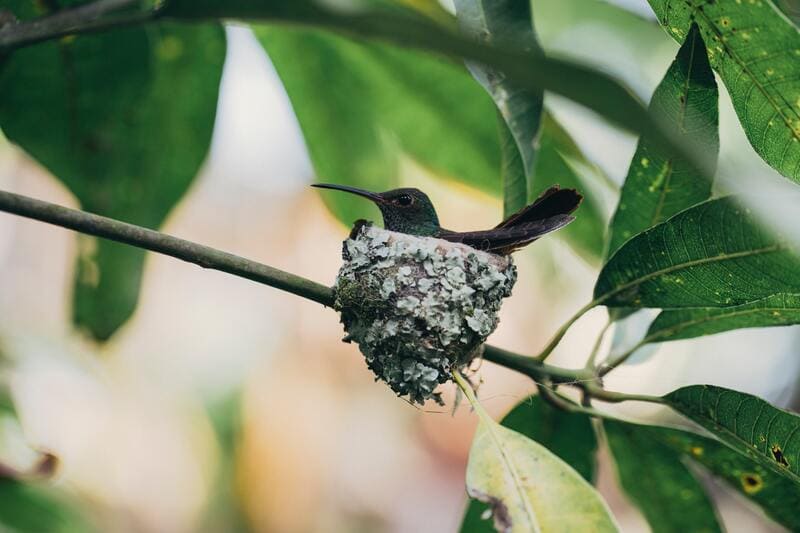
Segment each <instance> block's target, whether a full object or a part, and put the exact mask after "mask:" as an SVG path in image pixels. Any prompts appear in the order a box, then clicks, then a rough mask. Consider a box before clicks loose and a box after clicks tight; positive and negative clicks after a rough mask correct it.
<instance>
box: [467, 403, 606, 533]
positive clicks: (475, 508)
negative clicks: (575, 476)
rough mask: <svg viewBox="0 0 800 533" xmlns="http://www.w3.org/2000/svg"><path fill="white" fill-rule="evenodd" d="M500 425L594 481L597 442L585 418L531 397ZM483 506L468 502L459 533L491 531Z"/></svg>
mask: <svg viewBox="0 0 800 533" xmlns="http://www.w3.org/2000/svg"><path fill="white" fill-rule="evenodd" d="M501 423H502V425H503V426H505V427H507V428H509V429H511V430H514V431H517V432H518V433H520V434H522V435H524V436H526V437H528V438H529V439H532V440H535V441H536V442H538V443H540V444H542V445H543V446H546V447H547V448H548V449H549V450H552V452H553V453H555V454H556V455H558V456H559V457H560V458H561V459H563V460H564V462H566V463H567V464H569V465H570V466H572V468H574V469H575V470H576V471H577V472H578V473H579V474H580V475H581V476H582V477H583V478H584V479H585V480H587V481H588V482H590V483H591V482H593V481H594V477H595V466H596V460H595V452H596V451H597V440H596V439H595V436H594V431H593V429H592V425H591V421H590V420H589V418H588V417H586V416H583V415H580V414H577V413H568V412H565V411H561V410H560V409H556V408H554V407H552V406H551V405H549V404H547V403H546V402H544V401H543V400H542V398H541V397H540V396H531V397H529V398H526V399H525V400H522V401H521V402H520V403H519V404H517V406H516V407H514V409H512V410H511V412H510V413H508V414H507V415H506V416H505V417H504V418H503V420H502V422H501ZM487 507H488V506H487V505H486V504H485V503H483V502H481V501H478V500H470V502H469V505H468V507H467V512H466V514H465V515H464V521H463V522H462V524H461V530H460V531H461V533H483V532H487V533H488V532H490V531H494V529H493V528H492V526H491V523H490V522H489V521H488V520H485V519H483V518H481V517H482V515H483V513H484V511H485V510H486V509H487Z"/></svg>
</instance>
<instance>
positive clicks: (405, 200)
mask: <svg viewBox="0 0 800 533" xmlns="http://www.w3.org/2000/svg"><path fill="white" fill-rule="evenodd" d="M396 201H397V203H398V205H402V206H409V205H411V204H413V203H414V199H413V198H412V197H411V196H409V195H408V194H401V195H400V196H398V197H397V200H396Z"/></svg>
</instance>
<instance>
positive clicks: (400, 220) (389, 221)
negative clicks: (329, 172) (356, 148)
mask: <svg viewBox="0 0 800 533" xmlns="http://www.w3.org/2000/svg"><path fill="white" fill-rule="evenodd" d="M312 187H318V188H320V189H333V190H337V191H344V192H348V193H351V194H355V195H358V196H362V197H364V198H367V199H369V200H372V201H373V202H374V203H375V204H376V205H377V206H378V209H380V211H381V215H382V216H383V227H384V228H385V229H387V230H389V231H396V232H398V233H405V234H408V235H416V236H420V237H436V238H438V239H444V240H446V241H450V242H458V243H462V244H466V245H467V246H471V247H472V248H475V249H478V250H483V251H485V252H491V253H494V254H497V255H508V254H510V253H512V252H514V251H515V250H518V249H520V248H522V247H524V246H527V245H528V244H530V243H532V242H533V241H535V240H536V239H538V238H539V237H541V236H542V235H544V234H546V233H550V232H551V231H555V230H557V229H560V228H563V227H564V226H566V225H567V224H569V223H570V222H572V221H573V220H575V217H573V216H572V215H571V213H572V212H573V211H575V210H576V209H577V208H578V206H579V205H580V203H581V200H583V196H582V195H581V194H580V193H578V191H576V190H575V189H562V188H560V187H559V186H558V185H555V186H553V187H550V188H549V189H547V190H546V191H544V192H543V193H542V194H541V195H540V196H539V197H538V198H537V199H536V200H534V202H533V203H531V204H530V205H528V206H525V207H523V208H522V209H520V210H519V211H517V212H516V213H514V214H513V215H511V216H510V217H508V218H506V219H505V220H503V221H502V222H501V223H500V224H498V225H497V226H495V227H494V228H492V229H487V230H479V231H464V232H460V231H451V230H448V229H444V228H443V227H441V226H440V225H439V217H438V216H437V215H436V209H435V208H434V207H433V203H432V202H431V200H430V198H428V195H427V194H425V193H424V192H422V191H420V190H419V189H414V188H402V189H392V190H390V191H386V192H371V191H367V190H364V189H357V188H355V187H350V186H347V185H337V184H332V183H315V184H313V185H312Z"/></svg>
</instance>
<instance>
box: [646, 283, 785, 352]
mask: <svg viewBox="0 0 800 533" xmlns="http://www.w3.org/2000/svg"><path fill="white" fill-rule="evenodd" d="M792 324H800V295H798V294H774V295H772V296H768V297H767V298H764V299H763V300H758V301H756V302H753V303H750V304H744V305H737V306H734V307H705V308H698V309H674V310H669V311H662V312H661V313H659V315H658V316H657V317H656V319H655V320H654V321H653V323H652V324H651V325H650V329H648V330H647V335H646V336H645V338H644V341H643V342H665V341H675V340H680V339H691V338H694V337H702V336H703V335H713V334H714V333H721V332H723V331H730V330H732V329H741V328H766V327H772V326H789V325H792Z"/></svg>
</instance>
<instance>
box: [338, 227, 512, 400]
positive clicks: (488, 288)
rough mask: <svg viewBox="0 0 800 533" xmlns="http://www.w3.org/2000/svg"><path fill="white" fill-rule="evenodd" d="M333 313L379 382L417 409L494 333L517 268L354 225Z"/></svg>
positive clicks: (469, 251) (454, 246)
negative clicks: (414, 404) (501, 307)
mask: <svg viewBox="0 0 800 533" xmlns="http://www.w3.org/2000/svg"><path fill="white" fill-rule="evenodd" d="M342 256H343V259H344V264H343V265H342V268H341V270H340V271H339V275H338V276H337V278H336V285H335V286H334V290H335V293H336V304H335V306H336V308H337V309H338V310H339V311H340V312H341V317H342V323H343V324H344V328H345V331H347V336H346V337H345V339H344V340H345V342H351V341H355V342H356V343H358V345H359V348H360V349H361V352H362V353H363V354H364V356H365V357H366V360H367V365H368V366H369V368H370V369H371V370H372V371H373V372H375V375H376V376H377V379H380V380H382V381H385V382H386V383H387V384H388V385H389V386H390V387H391V388H392V390H394V391H395V392H396V393H397V394H398V395H400V396H408V398H409V399H410V400H411V401H413V402H417V403H423V402H424V401H425V400H427V399H429V398H433V399H435V400H436V401H437V402H439V403H441V397H440V395H439V393H438V392H436V388H437V387H438V385H439V384H441V383H445V382H447V381H448V380H450V372H451V370H452V369H453V368H460V367H463V366H464V365H467V364H468V363H469V362H470V361H471V360H472V359H473V358H474V357H475V355H477V352H478V348H479V347H480V346H481V344H482V343H483V342H484V340H485V339H486V337H487V336H488V335H489V334H490V333H492V331H494V329H495V327H497V311H498V310H499V309H500V305H501V303H502V300H503V298H505V297H506V296H509V295H510V294H511V288H512V287H513V285H514V282H515V281H516V277H517V274H516V267H515V266H514V264H513V261H512V260H511V257H509V256H498V255H494V254H489V253H486V252H482V251H479V250H476V249H474V248H471V247H469V246H466V245H463V244H458V243H451V242H448V241H444V240H441V239H435V238H432V237H415V236H412V235H406V234H403V233H396V232H391V231H386V230H383V229H380V228H376V227H374V226H372V225H370V224H369V223H359V224H357V225H356V226H355V227H354V229H353V232H352V233H351V235H350V238H349V239H347V240H346V241H345V242H344V246H343V251H342Z"/></svg>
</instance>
